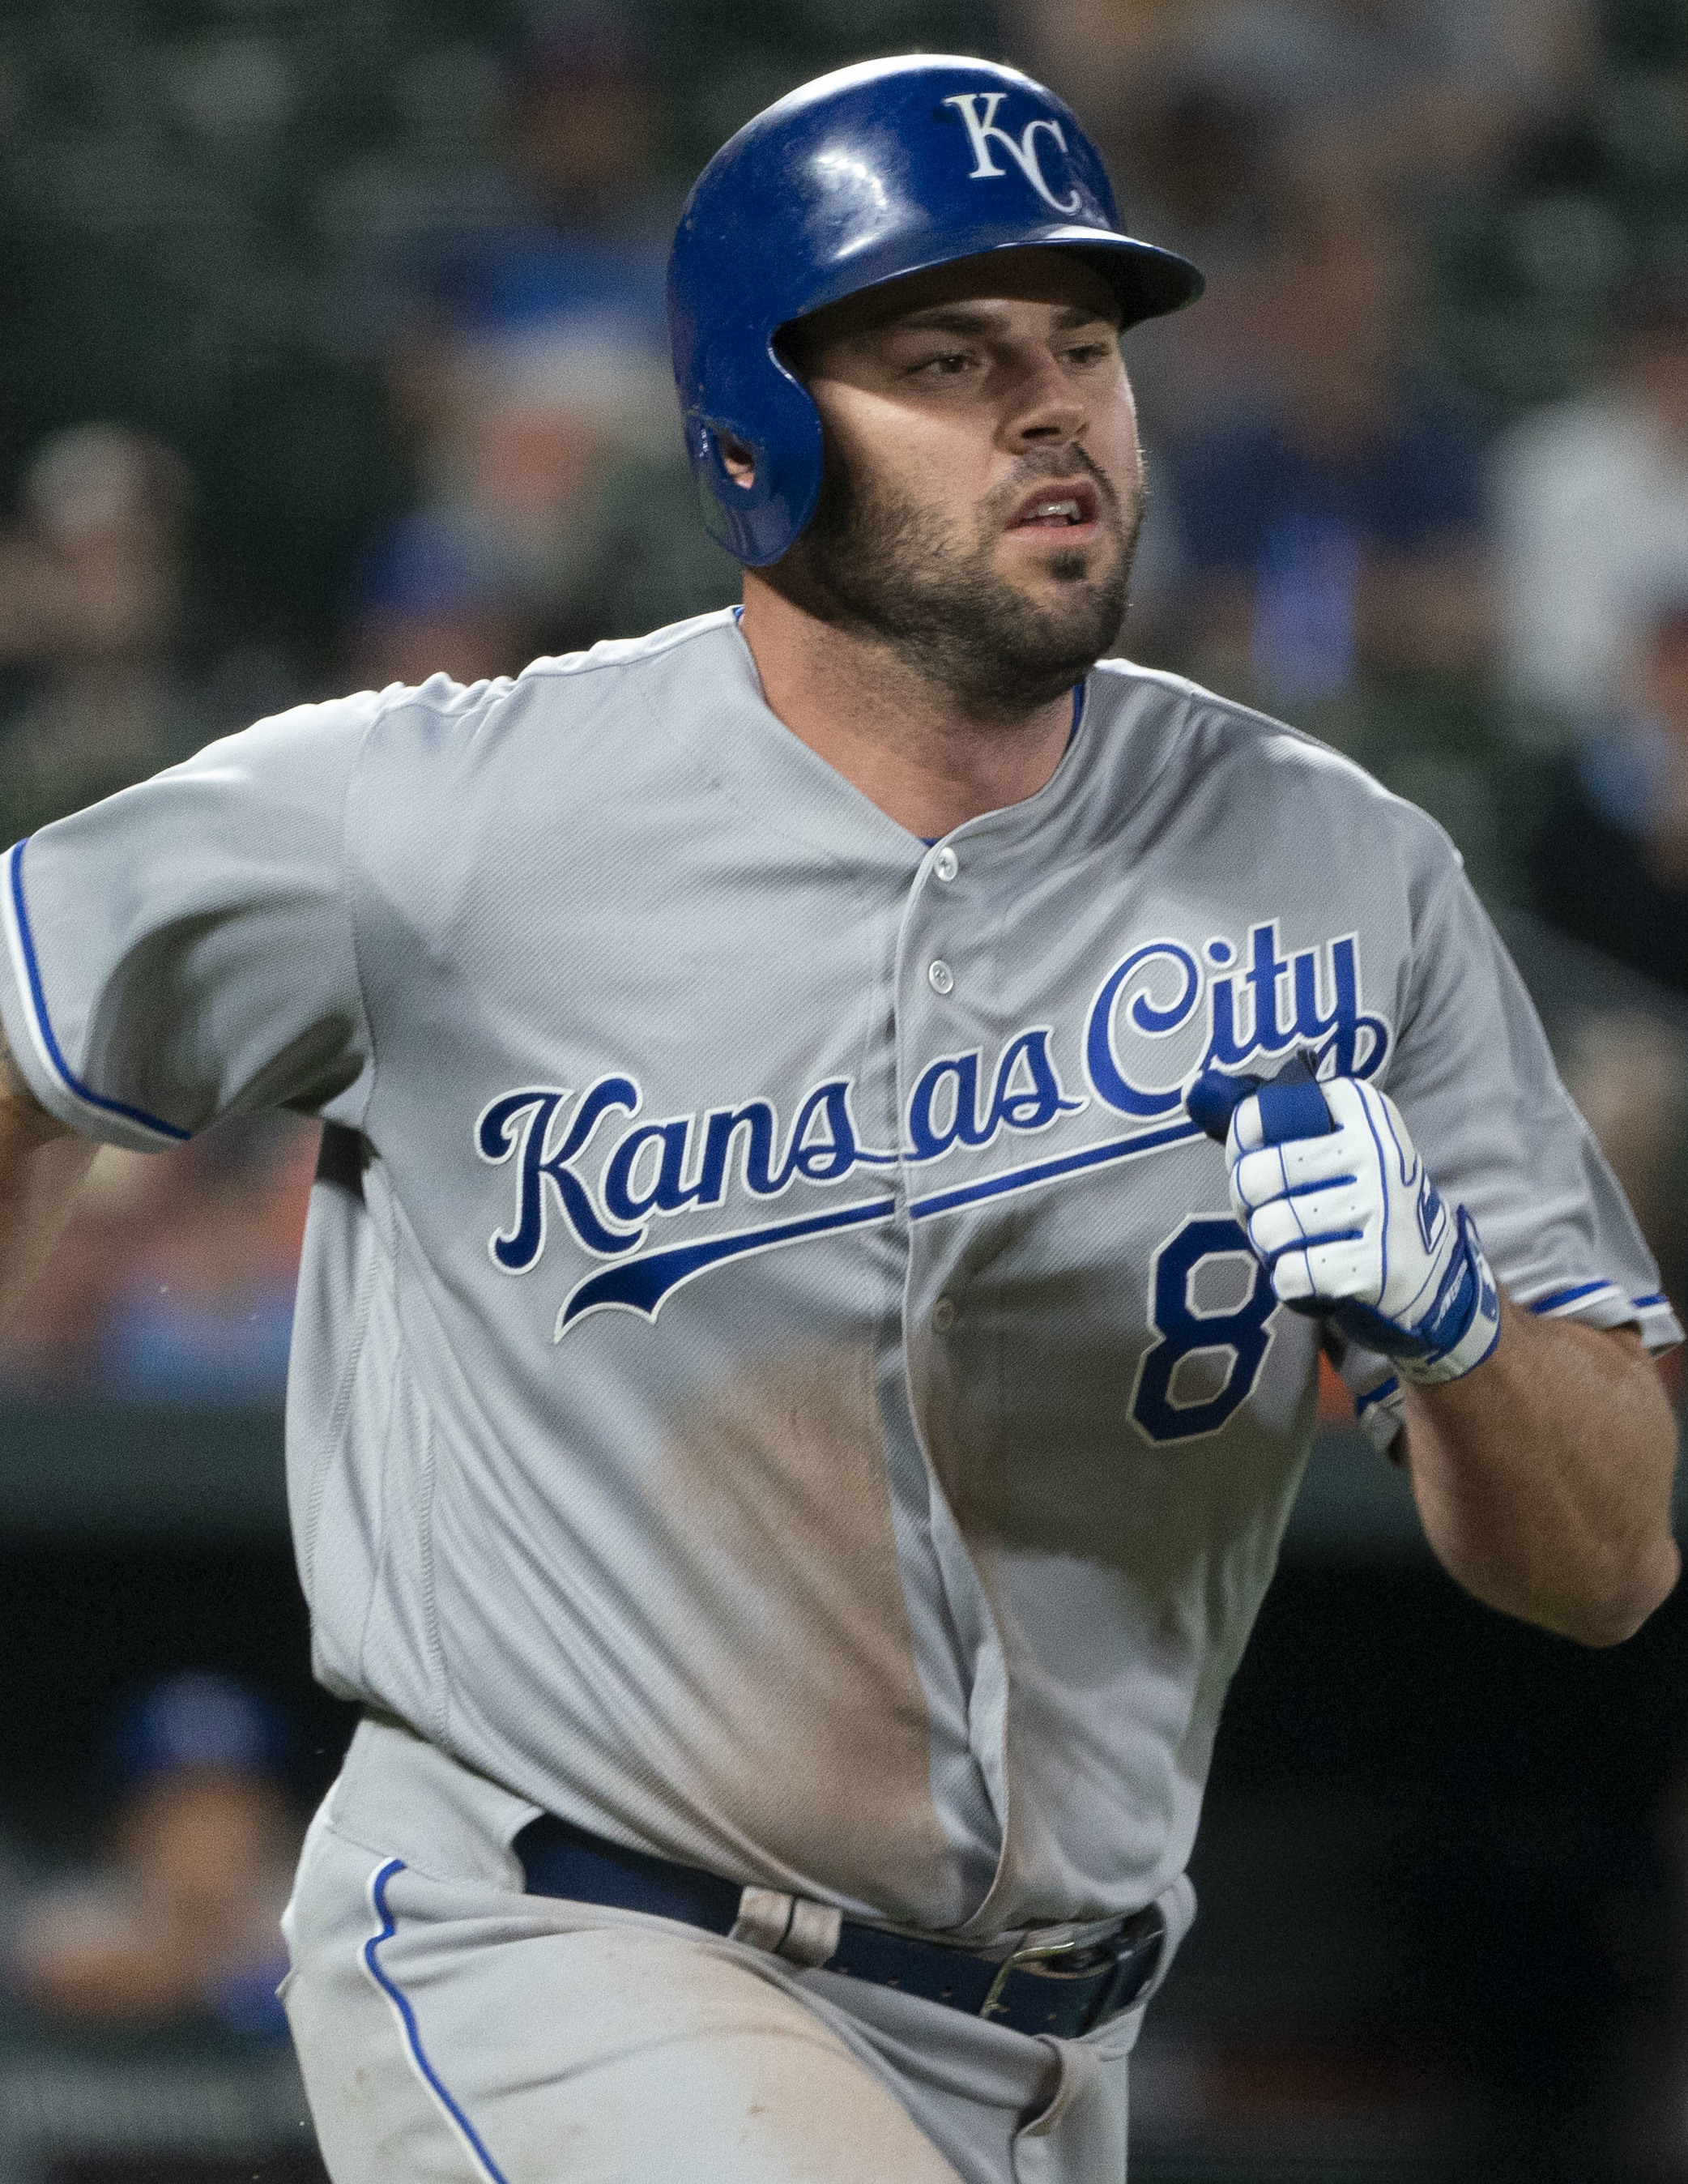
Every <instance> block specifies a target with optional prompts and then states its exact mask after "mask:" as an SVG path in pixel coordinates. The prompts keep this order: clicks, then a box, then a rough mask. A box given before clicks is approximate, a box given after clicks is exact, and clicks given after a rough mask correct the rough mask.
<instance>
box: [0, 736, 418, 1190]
mask: <svg viewBox="0 0 1688 2184" xmlns="http://www.w3.org/2000/svg"><path fill="white" fill-rule="evenodd" d="M377 703H378V700H376V699H375V698H373V697H371V696H365V697H363V698H354V699H342V700H338V701H337V702H335V703H334V704H331V705H302V706H298V707H296V708H295V709H294V710H292V711H291V712H288V713H283V714H280V715H278V716H276V718H275V719H273V720H270V721H259V724H258V725H257V727H252V728H248V729H247V730H245V731H244V732H243V733H241V734H239V735H234V736H229V737H226V738H224V739H223V740H222V741H220V742H219V743H214V744H210V745H209V746H208V747H207V749H204V750H203V751H201V752H200V753H199V754H198V756H197V757H195V758H192V759H190V760H188V761H187V763H186V764H185V765H182V766H172V767H171V768H170V770H169V771H168V772H164V773H161V774H158V775H156V776H155V777H153V779H152V780H150V781H146V782H142V783H140V784H139V785H138V786H137V787H136V788H126V789H124V790H123V791H121V792H120V794H118V795H115V796H112V797H109V798H108V799H106V800H105V801H104V802H103V803H100V804H96V805H92V806H90V808H89V809H88V810H86V811H79V812H77V813H75V814H74V815H73V816H71V817H70V818H67V819H61V820H58V821H56V822H54V823H53V825H52V826H49V827H43V828H42V830H41V831H40V833H36V834H33V835H31V836H30V837H29V838H27V839H26V840H25V841H22V842H19V843H18V844H15V846H14V848H13V849H12V850H10V851H9V852H8V854H7V856H6V859H5V864H4V870H3V875H0V879H3V894H0V914H3V923H4V932H5V942H6V944H5V947H4V949H3V950H0V1019H3V1022H4V1026H5V1032H6V1038H7V1041H8V1045H10V1047H11V1049H12V1052H13V1054H14V1056H15V1057H16V1059H17V1061H18V1063H19V1067H21V1068H22V1070H23V1072H24V1073H25V1076H26V1077H27V1078H28V1079H29V1082H30V1084H31V1088H32V1089H33V1090H34V1091H35V1093H36V1096H37V1098H39V1099H40V1100H42V1103H43V1105H44V1106H47V1108H48V1109H49V1110H50V1111H51V1112H53V1114H55V1115H57V1116H58V1117H59V1119H60V1120H61V1121H62V1122H64V1123H68V1124H70V1127H71V1128H74V1129H76V1130H80V1131H81V1132H82V1133H84V1134H86V1135H88V1136H91V1137H97V1138H103V1139H108V1140H109V1141H110V1142H111V1143H112V1144H114V1145H128V1146H132V1147H136V1148H138V1149H140V1150H142V1151H152V1150H155V1149H161V1148H163V1147H164V1146H167V1145H172V1144H175V1143H177V1142H179V1141H180V1140H181V1139H185V1138H188V1137H191V1136H192V1134H194V1133H195V1132H196V1131H198V1130H199V1129H202V1128H204V1126H205V1125H206V1124H207V1123H211V1122H214V1120H215V1119H216V1118H217V1117H218V1116H220V1115H223V1114H227V1113H229V1112H232V1111H236V1110H245V1111H251V1110H253V1109H257V1108H261V1107H270V1106H291V1107H293V1108H296V1109H298V1110H299V1111H301V1112H306V1113H310V1114H316V1115H321V1116H323V1117H326V1118H328V1119H329V1120H331V1121H336V1122H343V1123H348V1124H352V1125H354V1126H355V1125H356V1123H358V1122H359V1119H360V1117H361V1115H362V1112H363V1110H364V1107H365V1104H366V1102H367V1100H368V1096H369V1091H370V1077H371V1071H372V1055H371V1048H370V1035H369V1028H368V1022H367V1018H366V1016H365V1008H364V1005H363V999H362V995H361V993H360V990H359V978H358V966H357V954H356V947H355V943H354V934H353V931H352V926H351V919H350V915H349V911H348V901H347V891H346V888H345V886H344V883H343V833H344V811H345V805H346V798H347V791H348V783H349V781H350V777H351V773H352V770H353V768H354V766H355V764H356V761H357V755H358V751H359V747H360V744H361V742H362V738H363V736H364V733H365V730H366V728H367V727H368V725H369V722H370V718H371V716H372V714H373V711H374V709H375V707H376V705H377Z"/></svg>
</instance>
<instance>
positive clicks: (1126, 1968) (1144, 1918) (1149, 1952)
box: [978, 1903, 1167, 2032]
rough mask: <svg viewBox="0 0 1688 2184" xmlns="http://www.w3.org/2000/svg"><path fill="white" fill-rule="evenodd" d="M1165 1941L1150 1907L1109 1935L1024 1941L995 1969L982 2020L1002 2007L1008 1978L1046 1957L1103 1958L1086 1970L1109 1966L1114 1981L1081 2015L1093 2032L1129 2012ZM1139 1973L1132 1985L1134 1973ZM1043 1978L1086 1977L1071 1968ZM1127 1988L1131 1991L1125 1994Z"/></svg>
mask: <svg viewBox="0 0 1688 2184" xmlns="http://www.w3.org/2000/svg"><path fill="white" fill-rule="evenodd" d="M1166 1937H1167V1929H1166V1924H1165V1921H1164V1920H1163V1919H1162V1917H1161V1914H1160V1912H1159V1910H1158V1909H1157V1908H1156V1906H1155V1905H1154V1904H1152V1903H1151V1904H1150V1905H1149V1906H1148V1908H1147V1910H1146V1912H1139V1913H1138V1914H1136V1915H1135V1916H1134V1917H1133V1918H1129V1919H1124V1920H1123V1921H1122V1922H1121V1924H1120V1925H1119V1926H1118V1927H1117V1929H1116V1931H1114V1932H1113V1933H1111V1934H1104V1935H1101V1936H1096V1935H1095V1934H1094V1933H1093V1934H1091V1935H1089V1936H1084V1937H1080V1936H1076V1935H1075V1936H1068V1937H1067V1939H1066V1940H1064V1941H1059V1942H1022V1944H1021V1946H1020V1947H1018V1948H1017V1949H1015V1950H1013V1951H1012V1952H1011V1953H1010V1954H1009V1955H1008V1956H1006V1957H1005V1958H1003V1960H1002V1963H1001V1964H1000V1965H999V1966H998V1968H997V1972H996V1976H995V1978H994V1979H993V1980H992V1981H991V1983H990V1986H989V1991H988V1992H987V1993H986V1995H985V1997H984V2000H983V2002H982V2003H980V2004H979V2009H978V2014H979V2015H980V2016H981V2017H994V2016H997V2015H999V2014H1001V2012H1002V2009H1003V2003H1002V1999H1001V1997H1002V1991H1003V1989H1004V1988H1005V1987H1006V1986H1007V1984H1008V1981H1009V1977H1010V1975H1011V1974H1012V1973H1014V1972H1016V1971H1019V1970H1022V1969H1025V1968H1027V1967H1028V1966H1033V1965H1036V1964H1040V1963H1044V1962H1046V1961H1047V1960H1048V1959H1049V1958H1061V1957H1073V1956H1094V1955H1097V1954H1100V1955H1101V1956H1102V1964H1100V1965H1094V1966H1087V1967H1085V1970H1101V1969H1103V1967H1104V1966H1109V1965H1111V1970H1112V1977H1111V1979H1109V1980H1108V1981H1106V1984H1105V1985H1104V1986H1102V1988H1101V1989H1100V1992H1098V1994H1097V1995H1096V1997H1095V2000H1094V2002H1093V2003H1092V2005H1091V2007H1090V2009H1089V2010H1087V2011H1086V2013H1085V2020H1084V2031H1086V2032H1092V2031H1095V2028H1096V2027H1097V2025H1102V2024H1105V2023H1106V2021H1107V2020H1108V2019H1109V2018H1111V2017H1117V2015H1118V2014H1119V2013H1120V2012H1121V2010H1123V2009H1129V2008H1130V2006H1131V2004H1132V2003H1134V2001H1135V2000H1136V1998H1137V1997H1138V1995H1139V1994H1140V1993H1141V1992H1142V1991H1143V1989H1144V1988H1145V1986H1147V1985H1148V1984H1149V1981H1150V1979H1152V1978H1153V1976H1154V1973H1155V1967H1156V1964H1157V1963H1158V1962H1159V1959H1160V1953H1161V1949H1162V1944H1163V1943H1164V1942H1165V1941H1166ZM1134 1974H1137V1975H1138V1976H1137V1978H1136V1981H1135V1983H1134V1984H1133V1983H1132V1981H1133V1975H1134ZM1046 1976H1048V1977H1050V1978H1054V1979H1078V1978H1082V1977H1083V1976H1084V1973H1083V1972H1081V1971H1079V1970H1052V1971H1051V1972H1050V1973H1049V1974H1047V1975H1046ZM1128 1988H1129V1992H1127V1990H1128Z"/></svg>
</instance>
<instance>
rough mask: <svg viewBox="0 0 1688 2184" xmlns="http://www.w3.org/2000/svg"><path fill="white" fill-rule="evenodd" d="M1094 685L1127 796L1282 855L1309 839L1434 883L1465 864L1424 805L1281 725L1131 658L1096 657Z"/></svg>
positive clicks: (1102, 722) (1091, 695) (1098, 713)
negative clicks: (1140, 793) (1158, 800)
mask: <svg viewBox="0 0 1688 2184" xmlns="http://www.w3.org/2000/svg"><path fill="white" fill-rule="evenodd" d="M1089 702H1090V704H1091V705H1093V706H1094V708H1095V713H1096V716H1097V722H1098V726H1099V727H1105V728H1111V729H1114V730H1116V731H1117V734H1116V736H1114V737H1111V738H1109V740H1110V741H1111V743H1113V744H1114V745H1115V759H1116V765H1117V772H1118V775H1119V777H1120V781H1121V783H1122V787H1123V788H1125V789H1126V791H1127V793H1129V792H1130V789H1131V788H1132V786H1133V784H1135V783H1144V782H1145V781H1146V782H1148V783H1152V793H1156V794H1159V795H1160V796H1162V798H1164V799H1166V801H1167V805H1169V806H1175V807H1176V808H1178V810H1179V811H1182V812H1183V813H1184V814H1185V815H1187V816H1189V817H1190V818H1192V819H1193V820H1194V822H1195V823H1196V824H1198V825H1199V826H1201V827H1202V828H1204V829H1211V830H1213V831H1216V832H1218V833H1226V832H1234V833H1237V834H1239V835H1240V836H1246V837H1247V838H1249V839H1250V841H1251V844H1253V845H1256V849H1257V845H1258V844H1259V841H1260V838H1261V836H1262V834H1264V835H1266V836H1267V837H1268V838H1270V839H1271V840H1272V841H1273V842H1275V843H1277V844H1279V845H1281V848H1280V854H1282V855H1284V856H1290V855H1295V854H1297V853H1298V851H1299V848H1300V846H1301V845H1302V844H1305V843H1306V841H1307V839H1308V838H1309V837H1310V836H1312V838H1323V839H1324V840H1326V841H1327V843H1328V844H1329V852H1330V854H1331V855H1333V856H1336V857H1345V858H1357V857H1361V856H1366V855H1371V856H1376V855H1387V857H1388V858H1389V860H1390V862H1392V863H1396V864H1400V865H1401V866H1409V867H1411V868H1412V870H1413V872H1415V873H1417V874H1421V875H1423V877H1431V876H1434V875H1435V874H1439V873H1440V872H1445V871H1447V870H1457V869H1458V868H1459V866H1460V856H1459V852H1458V851H1457V850H1456V849H1455V847H1454V845H1453V844H1452V843H1451V841H1450V840H1449V838H1448V837H1447V835H1446V833H1444V831H1443V829H1442V828H1441V827H1439V826H1438V825H1437V823H1436V822H1435V820H1434V819H1432V818H1431V817H1430V816H1429V814H1428V813H1427V812H1424V811H1420V810H1419V809H1418V805H1415V804H1409V803H1408V802H1407V799H1406V798H1404V797H1401V796H1397V795H1396V794H1395V793H1394V792H1393V791H1392V790H1390V789H1388V788H1384V785H1383V783H1381V782H1380V781H1379V780H1377V779H1376V778H1375V777H1373V775H1371V774H1369V773H1368V772H1367V771H1366V769H1365V768H1364V767H1363V766H1358V765H1357V764H1356V763H1355V761H1354V760H1352V759H1351V758H1346V757H1345V756H1344V755H1343V754H1342V753H1341V752H1340V751H1337V750H1333V749H1331V747H1330V746H1329V744H1323V743H1321V742H1320V741H1319V740H1318V738H1317V737H1316V736H1310V735H1308V734H1306V733H1305V732H1304V731H1303V730H1301V729H1300V728H1295V727H1290V725H1289V724H1288V723H1287V722H1286V721H1279V720H1274V719H1273V717H1272V716H1271V715H1270V714H1267V713H1262V712H1257V711H1256V710H1254V709H1253V708H1252V707H1251V706H1248V705H1240V704H1239V703H1238V702H1237V701H1236V700H1235V699H1231V698H1225V697H1222V696H1220V695H1219V694H1218V693H1217V691H1213V690H1208V689H1206V688H1203V687H1202V685H1201V683H1199V682H1190V681H1189V680H1188V679H1187V677H1184V676H1182V675H1174V674H1172V673H1170V672H1167V671H1164V670H1162V669H1160V668H1154V667H1142V666H1138V665H1137V664H1136V663H1135V662H1134V661H1133V660H1101V661H1099V662H1098V664H1097V666H1096V667H1095V670H1094V671H1093V673H1092V676H1091V678H1090V682H1089Z"/></svg>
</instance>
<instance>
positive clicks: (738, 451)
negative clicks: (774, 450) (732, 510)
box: [716, 432, 756, 485]
mask: <svg viewBox="0 0 1688 2184" xmlns="http://www.w3.org/2000/svg"><path fill="white" fill-rule="evenodd" d="M716 446H717V447H718V448H720V449H721V461H722V463H723V464H724V465H726V469H727V476H729V477H730V478H731V479H732V480H733V483H734V484H735V485H755V482H756V456H755V449H754V448H751V447H750V446H749V445H748V443H746V442H744V441H743V440H738V439H735V438H734V437H733V434H732V433H731V432H721V433H719V434H717V435H716Z"/></svg>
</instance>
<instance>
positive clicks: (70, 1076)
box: [11, 836, 193, 1145]
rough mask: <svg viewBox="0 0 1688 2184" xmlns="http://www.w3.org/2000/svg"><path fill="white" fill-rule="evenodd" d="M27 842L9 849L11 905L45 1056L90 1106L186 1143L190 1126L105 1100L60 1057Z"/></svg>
mask: <svg viewBox="0 0 1688 2184" xmlns="http://www.w3.org/2000/svg"><path fill="white" fill-rule="evenodd" d="M27 846H28V838H27V836H26V837H25V839H24V840H23V841H21V842H19V844H17V845H16V847H15V848H14V850H13V851H12V855H11V866H12V907H13V909H14V911H16V913H17V918H18V939H19V943H20V944H21V945H22V948H23V951H24V968H25V971H26V972H28V974H29V982H30V999H31V1003H32V1004H33V1006H34V1009H35V1018H36V1028H37V1029H38V1030H39V1032H40V1034H41V1041H42V1045H43V1046H44V1047H45V1048H46V1049H47V1059H48V1061H51V1062H52V1064H53V1067H54V1068H55V1069H56V1070H57V1071H58V1075H59V1077H60V1078H61V1079H62V1081H63V1082H64V1085H65V1087H66V1089H68V1090H70V1091H71V1092H74V1093H75V1095H76V1097H77V1098H78V1099H79V1100H83V1101H85V1102H86V1105H87V1106H90V1107H97V1108H98V1109H99V1110H100V1112H102V1113H103V1114H106V1115H121V1116H122V1117H123V1118H124V1120H125V1122H130V1123H142V1124H143V1125H144V1126H145V1127H146V1128H148V1129H149V1130H157V1131H158V1132H159V1134H160V1136H162V1137H166V1138H173V1139H175V1141H176V1143H177V1144H178V1145H186V1144H187V1140H188V1139H190V1138H191V1137H192V1135H193V1133H192V1130H183V1129H179V1128H177V1127H176V1125H175V1123H166V1122H165V1121H164V1119H163V1117H161V1116H159V1115H149V1114H148V1112H147V1111H146V1109H145V1108H144V1107H131V1106H129V1105H128V1104H127V1102H126V1101H125V1100H108V1099H106V1098H104V1097H103V1095H101V1094H100V1093H98V1092H95V1091H92V1090H90V1089H89V1088H88V1086H87V1085H86V1084H83V1082H82V1080H81V1078H80V1077H77V1076H76V1075H75V1074H74V1073H73V1072H72V1070H71V1067H70V1063H69V1062H68V1061H66V1060H65V1059H64V1052H63V1050H61V1048H60V1046H59V1044H58V1039H57V1037H56V1036H55V1034H54V1033H53V1020H52V1018H51V1017H49V1016H48V1015H47V994H46V991H45V989H44V988H43V987H42V983H41V965H40V963H39V961H37V960H36V949H35V935H34V934H33V933H31V931H30V914H29V911H28V909H27V907H26V906H25V902H24V851H25V848H26V847H27Z"/></svg>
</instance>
